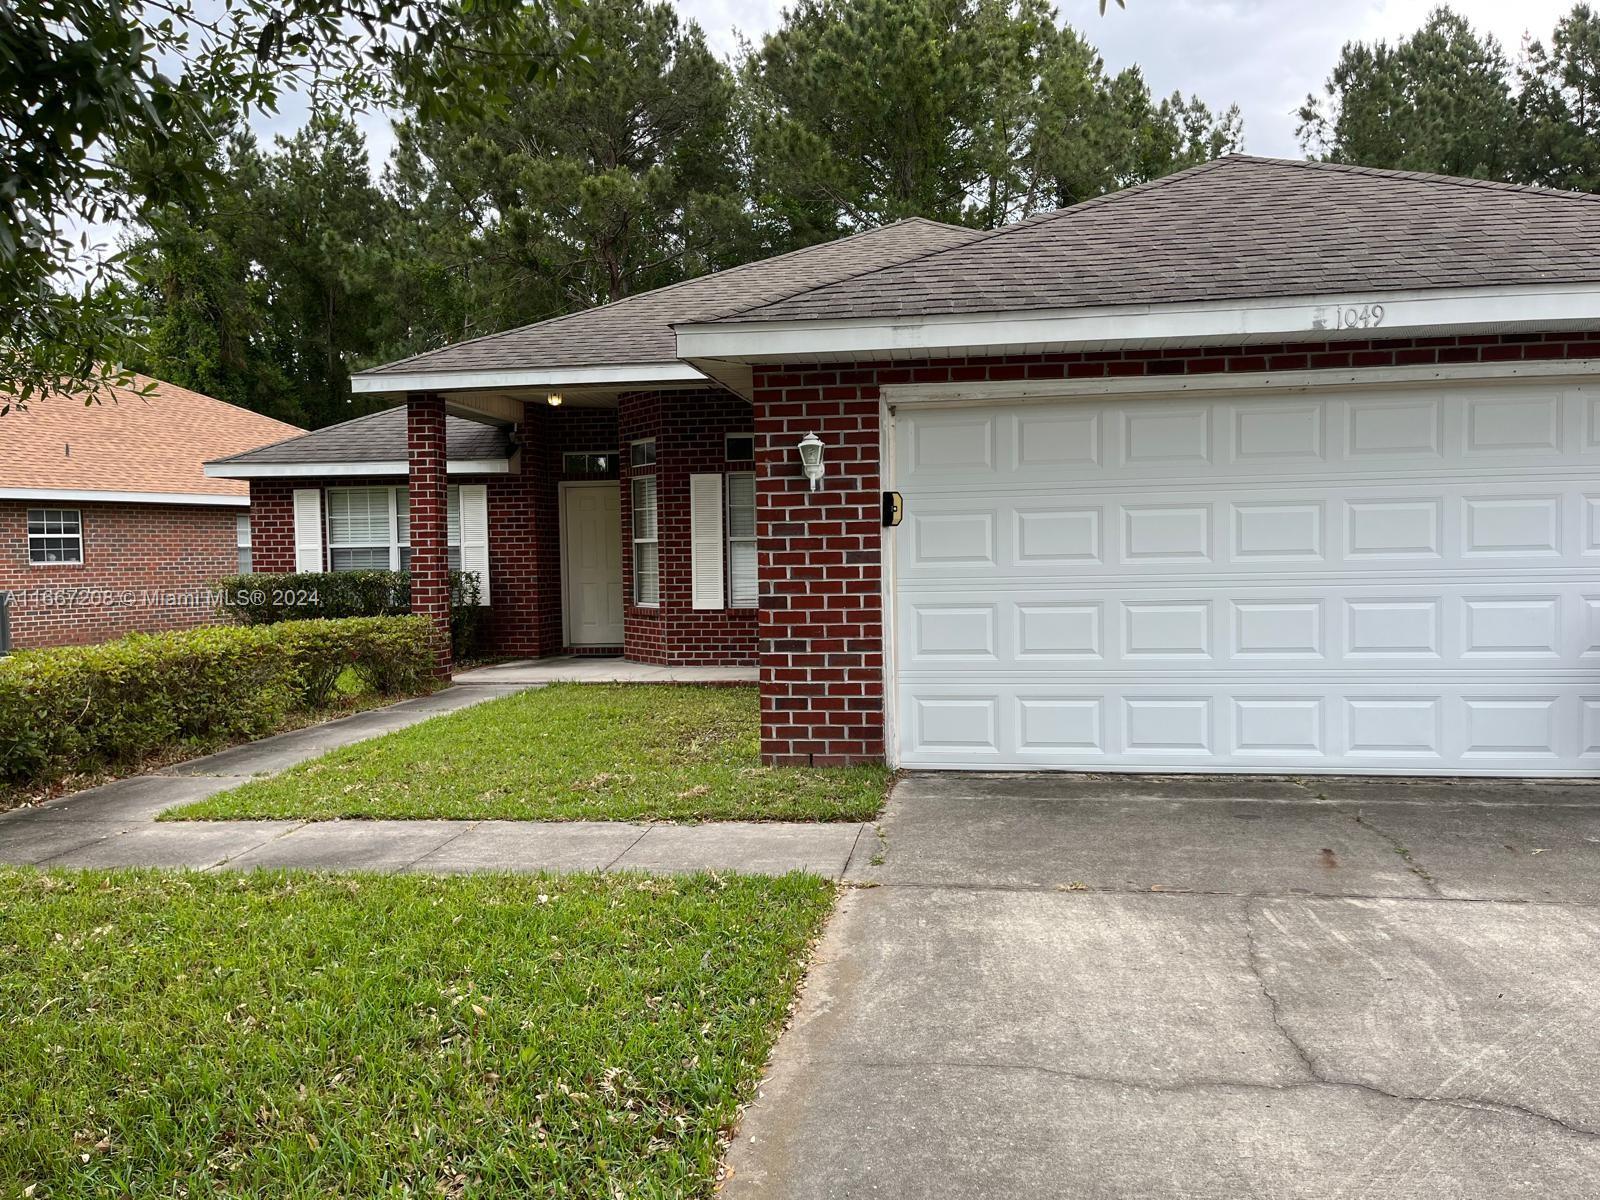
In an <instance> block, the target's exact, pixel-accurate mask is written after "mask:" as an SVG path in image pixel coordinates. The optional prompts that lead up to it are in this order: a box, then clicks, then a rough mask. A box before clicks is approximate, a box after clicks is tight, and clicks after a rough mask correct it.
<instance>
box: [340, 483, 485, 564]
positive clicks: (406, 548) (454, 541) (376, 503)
mask: <svg viewBox="0 0 1600 1200" xmlns="http://www.w3.org/2000/svg"><path fill="white" fill-rule="evenodd" d="M447 494H448V496H449V502H448V504H449V507H448V510H447V513H446V517H445V530H446V532H445V543H446V547H445V561H446V563H447V564H448V566H449V567H450V569H451V570H452V571H459V570H460V569H461V489H459V488H456V487H452V488H450V489H449V491H448V493H447ZM328 564H329V566H330V567H331V568H332V569H333V570H335V571H408V570H410V569H411V501H410V497H409V496H408V495H407V493H406V489H405V488H403V487H399V488H397V487H373V488H329V489H328Z"/></svg>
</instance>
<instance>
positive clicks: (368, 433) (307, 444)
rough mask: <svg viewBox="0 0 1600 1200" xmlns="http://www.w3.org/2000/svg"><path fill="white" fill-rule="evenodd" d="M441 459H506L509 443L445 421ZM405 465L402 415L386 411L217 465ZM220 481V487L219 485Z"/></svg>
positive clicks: (502, 436)
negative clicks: (383, 463)
mask: <svg viewBox="0 0 1600 1200" xmlns="http://www.w3.org/2000/svg"><path fill="white" fill-rule="evenodd" d="M444 436H445V454H446V457H447V458H448V459H449V460H450V461H452V462H461V461H463V460H466V459H475V460H476V459H495V458H505V457H507V456H508V455H509V454H510V453H511V443H510V440H509V438H508V436H507V433H506V431H505V430H504V429H500V428H498V427H496V426H492V425H485V424H483V423H481V422H479V421H468V420H466V419H465V418H463V417H446V418H445V435H444ZM405 460H406V410H405V409H404V408H403V407H401V408H386V409H384V410H382V411H381V412H375V413H371V414H369V415H368V416H365V417H356V418H355V419H354V420H352V421H341V422H340V423H339V424H337V425H329V426H327V427H326V428H324V429H318V430H317V431H316V432H314V433H307V434H302V435H301V436H299V437H295V438H290V439H289V440H288V441H280V442H275V443H273V444H272V445H270V446H260V447H257V448H256V449H254V450H246V451H245V452H244V453H243V454H235V455H233V456H232V457H231V458H224V459H220V460H216V461H218V462H219V463H237V464H251V463H257V464H266V463H271V464H291V465H292V464H294V463H361V462H404V461H405ZM218 482H221V481H220V480H219V481H218Z"/></svg>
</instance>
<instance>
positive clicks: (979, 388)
mask: <svg viewBox="0 0 1600 1200" xmlns="http://www.w3.org/2000/svg"><path fill="white" fill-rule="evenodd" d="M1522 379H1525V380H1529V381H1535V380H1562V379H1570V380H1573V381H1574V382H1581V381H1594V380H1597V379H1600V359H1572V360H1563V359H1550V360H1544V361H1537V362H1516V363H1452V364H1449V365H1446V366H1412V367H1365V368H1362V367H1356V368H1351V369H1345V368H1339V369H1334V370H1317V371H1239V372H1229V371H1214V372H1208V373H1206V374H1204V375H1134V376H1109V377H1102V378H1099V379H1016V380H996V381H993V382H989V381H977V382H971V383H894V384H885V385H884V386H883V387H882V388H880V389H879V391H880V394H881V396H882V397H883V400H884V402H885V403H886V404H888V405H890V406H892V407H898V406H900V405H911V404H988V403H991V402H995V401H1012V402H1021V401H1027V400H1041V401H1043V400H1070V399H1077V398H1089V397H1094V396H1113V395H1115V396H1148V397H1150V398H1151V399H1159V398H1162V397H1167V396H1186V395H1201V396H1204V395H1208V394H1212V393H1223V392H1244V391H1278V392H1289V393H1293V392H1310V391H1318V390H1322V389H1326V388H1355V387H1388V388H1394V387H1425V386H1428V385H1430V384H1436V383H1457V384H1461V385H1463V386H1471V385H1474V384H1492V383H1507V382H1514V381H1516V380H1522Z"/></svg>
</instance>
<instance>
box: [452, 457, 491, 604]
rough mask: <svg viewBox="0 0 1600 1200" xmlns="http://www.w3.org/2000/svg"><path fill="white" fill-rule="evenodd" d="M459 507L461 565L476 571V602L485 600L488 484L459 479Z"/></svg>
mask: <svg viewBox="0 0 1600 1200" xmlns="http://www.w3.org/2000/svg"><path fill="white" fill-rule="evenodd" d="M457 495H458V496H459V497H460V500H459V504H458V507H459V508H460V510H461V569H462V570H463V571H475V572H477V575H478V603H479V604H488V603H489V488H488V485H486V484H482V483H463V484H462V485H461V487H460V488H459V489H458V491H457Z"/></svg>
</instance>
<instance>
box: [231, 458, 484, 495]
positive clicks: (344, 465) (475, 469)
mask: <svg viewBox="0 0 1600 1200" xmlns="http://www.w3.org/2000/svg"><path fill="white" fill-rule="evenodd" d="M446 466H447V469H446V471H445V474H447V475H505V474H507V473H508V472H510V470H511V460H510V459H507V458H467V459H457V460H455V461H453V462H450V463H448V464H446ZM205 472H206V476H207V477H208V478H211V479H314V478H345V477H348V476H352V475H409V474H411V465H410V464H409V463H408V462H406V460H405V459H383V460H380V461H376V462H303V463H226V462H221V463H206V465H205ZM246 503H248V501H246Z"/></svg>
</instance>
